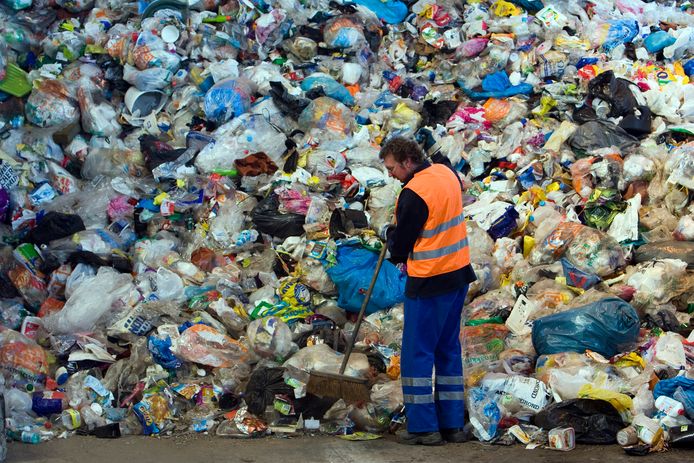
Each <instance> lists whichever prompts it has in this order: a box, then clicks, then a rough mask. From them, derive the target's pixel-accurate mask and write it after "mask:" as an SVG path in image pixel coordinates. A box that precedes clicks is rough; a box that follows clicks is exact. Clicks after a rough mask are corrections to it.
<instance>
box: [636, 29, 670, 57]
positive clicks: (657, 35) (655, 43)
mask: <svg viewBox="0 0 694 463" xmlns="http://www.w3.org/2000/svg"><path fill="white" fill-rule="evenodd" d="M676 40H677V39H676V38H674V37H673V36H671V35H670V34H668V33H667V32H665V31H656V32H654V33H652V34H651V35H649V36H648V37H646V39H645V40H644V41H643V45H644V46H645V47H646V50H648V52H649V53H658V52H659V51H661V50H663V49H664V48H666V47H669V46H670V45H672V44H673V43H675V41H676Z"/></svg>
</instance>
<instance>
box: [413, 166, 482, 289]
mask: <svg viewBox="0 0 694 463" xmlns="http://www.w3.org/2000/svg"><path fill="white" fill-rule="evenodd" d="M405 188H409V189H411V190H412V191H413V192H414V193H416V194H417V196H419V197H420V198H422V200H423V201H424V202H425V203H426V205H427V208H428V209H429V217H428V218H427V221H426V222H425V224H424V229H423V230H422V232H421V233H420V235H419V238H418V239H417V241H416V242H415V245H414V249H413V250H412V253H411V254H410V256H409V258H408V260H407V274H408V275H409V276H413V277H420V278H425V277H431V276H436V275H442V274H444V273H449V272H453V271H455V270H460V269H461V268H463V267H465V266H467V265H469V264H470V248H469V246H468V239H467V228H466V227H465V214H464V213H463V200H462V194H461V191H460V183H459V181H458V179H457V178H456V176H455V174H454V173H453V171H452V170H451V169H450V168H448V167H446V166H444V165H441V164H432V165H431V166H430V167H427V168H426V169H424V170H422V171H420V172H417V173H416V174H415V176H414V177H413V178H412V180H410V181H409V182H408V183H407V185H406V187H405Z"/></svg>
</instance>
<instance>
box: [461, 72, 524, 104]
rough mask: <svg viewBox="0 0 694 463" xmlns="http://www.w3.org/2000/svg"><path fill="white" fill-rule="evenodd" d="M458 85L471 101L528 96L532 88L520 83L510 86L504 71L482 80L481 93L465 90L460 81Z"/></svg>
mask: <svg viewBox="0 0 694 463" xmlns="http://www.w3.org/2000/svg"><path fill="white" fill-rule="evenodd" d="M458 85H460V88H461V89H462V90H463V92H465V94H466V95H467V96H468V97H469V98H471V99H473V100H486V99H487V98H508V97H511V96H514V95H521V94H522V95H529V94H531V93H532V92H533V86H532V85H530V84H526V83H522V84H518V85H511V81H510V80H509V78H508V74H506V71H499V72H495V73H493V74H489V75H488V76H486V77H485V78H484V79H483V80H482V91H481V92H479V91H476V90H472V89H469V88H466V87H465V85H464V84H463V83H462V81H458Z"/></svg>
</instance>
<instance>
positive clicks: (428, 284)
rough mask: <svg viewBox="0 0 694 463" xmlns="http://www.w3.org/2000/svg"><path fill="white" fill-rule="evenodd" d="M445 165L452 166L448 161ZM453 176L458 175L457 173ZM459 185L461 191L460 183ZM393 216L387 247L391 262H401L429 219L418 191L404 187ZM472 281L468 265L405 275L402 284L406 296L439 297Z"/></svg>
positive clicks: (472, 276)
mask: <svg viewBox="0 0 694 463" xmlns="http://www.w3.org/2000/svg"><path fill="white" fill-rule="evenodd" d="M446 160H447V159H446ZM444 163H445V162H444ZM445 164H447V165H448V166H449V167H451V166H450V163H445ZM430 165H431V164H429V163H428V162H424V163H423V164H422V165H421V166H419V167H418V168H417V169H416V170H415V171H414V173H413V174H412V176H411V177H409V178H408V179H407V180H406V181H405V185H407V183H408V182H409V181H410V180H412V177H414V174H416V173H417V172H421V171H422V170H424V169H426V168H427V167H429V166H430ZM451 169H452V168H451ZM454 172H455V171H454ZM456 178H458V177H457V174H456ZM460 188H461V190H462V183H461V184H460ZM395 217H396V218H397V226H396V227H391V228H389V229H388V233H387V238H388V239H387V242H388V250H389V251H390V256H391V257H390V260H391V261H392V262H394V263H403V262H406V261H407V256H408V255H409V254H410V253H411V252H412V251H413V249H414V245H415V242H416V241H417V239H418V238H419V235H420V234H421V233H422V230H423V229H424V225H425V224H426V221H427V219H428V218H429V207H428V206H427V204H426V202H424V200H423V199H422V198H421V197H420V196H419V195H418V194H417V193H415V192H414V191H412V190H410V189H403V190H402V192H401V193H400V196H399V197H398V207H397V210H396V211H395ZM475 280H477V277H476V276H475V272H474V271H473V270H472V267H471V266H470V265H467V266H465V267H463V268H461V269H459V270H454V271H453V272H449V273H444V274H441V275H436V276H432V277H425V278H420V277H412V276H409V275H408V277H407V283H406V284H405V295H406V296H407V297H409V298H413V299H414V298H419V297H434V296H439V295H441V294H445V293H449V292H451V291H455V290H457V289H461V288H463V287H464V286H465V285H468V284H470V283H472V282H473V281H475Z"/></svg>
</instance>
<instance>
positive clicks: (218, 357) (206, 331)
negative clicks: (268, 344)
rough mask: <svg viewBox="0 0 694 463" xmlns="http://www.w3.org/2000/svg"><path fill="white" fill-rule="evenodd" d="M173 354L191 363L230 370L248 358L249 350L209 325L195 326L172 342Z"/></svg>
mask: <svg viewBox="0 0 694 463" xmlns="http://www.w3.org/2000/svg"><path fill="white" fill-rule="evenodd" d="M171 352H173V353H174V354H175V355H176V357H178V358H180V359H183V360H187V361H189V362H195V363H199V364H201V365H209V366H211V367H216V368H229V367H231V366H232V365H234V364H235V363H237V362H243V361H245V360H246V359H247V358H248V348H247V347H246V346H244V345H243V344H241V343H240V342H238V341H236V340H234V339H232V338H230V337H229V336H226V335H224V334H222V333H220V332H219V331H216V330H215V329H214V328H211V327H209V326H207V325H200V324H198V325H193V326H191V327H190V328H188V329H187V330H185V331H184V332H183V333H181V336H180V337H177V338H175V339H174V340H173V341H172V346H171Z"/></svg>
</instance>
